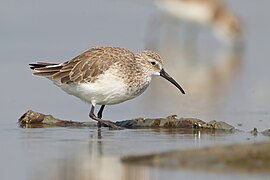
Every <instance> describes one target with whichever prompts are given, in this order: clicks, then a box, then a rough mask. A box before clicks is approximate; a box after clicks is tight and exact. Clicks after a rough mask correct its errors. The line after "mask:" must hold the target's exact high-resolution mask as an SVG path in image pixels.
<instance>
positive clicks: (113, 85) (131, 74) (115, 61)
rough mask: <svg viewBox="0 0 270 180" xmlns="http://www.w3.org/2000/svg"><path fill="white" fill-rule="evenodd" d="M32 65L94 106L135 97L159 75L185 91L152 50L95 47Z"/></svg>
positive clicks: (69, 91) (37, 73) (63, 87)
mask: <svg viewBox="0 0 270 180" xmlns="http://www.w3.org/2000/svg"><path fill="white" fill-rule="evenodd" d="M30 66H31V69H33V70H34V71H35V72H34V73H33V74H34V75H36V76H44V77H47V78H48V79H50V80H52V81H53V82H54V83H55V84H56V85H57V86H59V87H60V88H61V89H62V90H64V91H65V92H67V93H68V94H71V95H74V96H76V97H78V98H80V99H81V100H83V101H85V102H88V103H90V104H92V107H94V106H95V105H111V104H118V103H121V102H124V101H127V100H129V99H132V98H135V97H137V96H139V95H140V94H141V93H143V92H144V91H145V90H146V88H147V87H148V86H149V84H150V82H151V80H152V77H153V76H157V75H160V76H162V77H164V78H165V79H167V80H169V81H170V82H171V83H173V84H174V85H175V86H176V87H177V88H178V89H180V90H181V92H182V93H184V91H183V89H182V88H181V87H180V85H179V84H178V83H177V82H176V81H174V80H173V79H172V78H171V77H170V76H169V75H168V74H167V73H166V72H165V71H164V69H163V61H162V59H161V57H160V56H159V55H158V54H157V53H155V52H152V51H142V52H140V53H137V54H134V53H132V52H131V51H129V50H127V49H124V48H119V47H95V48H91V49H90V50H88V51H86V52H84V53H82V54H80V55H78V56H77V57H75V58H73V59H72V60H70V61H67V62H64V63H60V64H56V63H42V62H40V63H37V64H30ZM102 111H103V109H102ZM101 113H102V112H101Z"/></svg>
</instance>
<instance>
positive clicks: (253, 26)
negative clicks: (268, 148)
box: [0, 0, 270, 179]
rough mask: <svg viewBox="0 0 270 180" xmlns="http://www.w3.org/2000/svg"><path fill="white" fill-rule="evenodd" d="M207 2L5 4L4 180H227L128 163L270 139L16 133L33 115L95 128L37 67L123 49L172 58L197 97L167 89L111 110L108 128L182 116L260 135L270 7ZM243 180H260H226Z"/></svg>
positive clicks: (170, 65) (162, 85)
mask: <svg viewBox="0 0 270 180" xmlns="http://www.w3.org/2000/svg"><path fill="white" fill-rule="evenodd" d="M194 1H195V2H196V1H198V0H194ZM203 1H204V2H205V3H198V2H197V3H198V4H196V3H195V4H192V3H191V4H177V0H175V1H173V0H167V1H166V0H160V1H158V0H148V1H143V0H133V1H131V0H130V1H124V0H113V1H112V0H110V1H109V0H98V1H94V0H82V1H69V0H67V1H63V0H59V1H51V0H48V1H34V0H26V1H16V0H9V1H7V0H2V1H1V6H0V22H1V29H0V39H1V41H0V42H1V43H0V54H1V60H0V61H1V63H2V66H1V67H2V68H1V71H0V75H1V77H2V85H1V87H2V88H1V95H0V96H1V108H0V113H1V116H2V118H1V121H0V140H1V141H0V142H1V149H0V154H1V155H0V157H1V159H2V162H1V163H0V171H2V172H1V173H0V174H1V176H2V177H3V179H4V178H5V179H15V178H16V179H18V178H20V179H36V178H37V177H38V178H41V179H42V178H43V179H49V178H50V179H72V178H74V179H75V178H76V177H77V178H78V179H86V178H87V179H107V178H108V177H110V178H111V179H130V178H132V177H137V178H136V179H138V178H140V179H162V178H165V177H167V176H169V177H171V179H177V178H179V177H185V178H186V177H193V178H194V177H195V178H196V177H206V178H216V176H217V175H212V174H210V175H209V174H208V173H199V174H196V173H195V174H194V173H192V172H185V171H180V172H178V171H177V172H171V171H169V172H168V171H166V170H163V171H162V170H160V171H156V170H155V169H154V170H153V169H152V170H151V169H146V168H140V167H136V168H129V167H125V166H123V165H122V164H121V163H119V157H121V156H122V155H128V154H137V153H149V152H155V151H158V152H160V151H165V150H173V149H186V148H197V147H202V146H205V145H214V144H224V143H225V144H226V143H232V142H247V141H250V140H251V141H254V142H257V141H260V140H262V139H265V137H256V138H254V137H250V135H249V134H247V133H246V134H245V133H243V134H240V135H239V134H238V135H215V134H211V135H209V134H204V135H201V134H194V133H192V132H188V133H187V132H174V133H172V132H166V131H158V132H156V131H154V132H153V131H150V130H141V131H136V130H124V131H120V132H116V131H113V132H111V131H108V130H106V129H102V130H101V131H102V133H101V132H100V131H98V130H96V129H90V130H89V129H74V128H55V129H50V128H47V129H46V128H45V129H21V128H19V127H18V125H17V124H16V123H17V119H18V118H19V117H20V116H21V115H22V114H23V113H24V112H25V111H26V110H28V109H32V110H35V111H38V112H42V113H45V114H52V115H54V116H55V117H58V118H61V119H69V120H77V121H88V120H89V119H88V113H89V110H90V106H89V105H88V104H85V103H83V102H81V101H80V100H79V99H77V98H75V97H72V96H69V95H67V94H65V93H64V92H63V91H61V90H60V89H59V88H58V87H56V86H54V85H53V84H52V83H51V82H50V81H48V80H47V79H45V78H39V77H33V76H32V75H31V74H32V72H31V70H30V69H29V67H28V64H29V63H33V62H36V61H48V62H63V61H67V60H70V59H71V58H73V57H75V56H76V55H78V54H80V53H82V52H84V51H86V50H87V49H89V48H91V47H93V46H118V47H125V48H128V49H130V50H131V51H133V52H139V51H141V50H144V49H150V50H155V51H156V52H158V53H160V55H161V56H162V57H163V58H164V59H165V68H166V71H167V72H168V73H169V74H170V75H171V76H172V77H174V79H175V80H176V81H178V82H179V84H180V85H181V86H182V87H183V88H184V89H185V91H186V95H182V94H180V93H179V91H178V90H177V89H176V88H175V87H174V86H172V85H171V84H170V83H168V82H167V81H165V80H164V79H162V78H155V79H154V80H153V82H152V84H151V85H150V87H149V88H148V89H147V91H146V92H145V93H144V94H143V95H141V96H140V97H138V98H137V99H134V100H131V101H128V102H125V103H122V104H119V105H114V106H107V107H106V109H105V112H104V118H105V119H111V120H113V121H116V120H125V119H132V118H136V117H164V116H168V115H171V114H177V115H178V116H179V117H194V118H200V119H202V120H205V121H210V120H221V121H225V122H227V123H229V124H232V125H233V126H235V127H238V128H239V129H242V130H244V131H246V132H247V131H249V130H251V129H252V128H254V127H257V128H258V129H259V130H264V129H266V128H269V126H270V121H269V113H270V111H269V109H270V103H269V100H270V93H269V91H270V84H269V77H270V71H269V68H268V67H269V65H270V61H269V60H268V47H269V46H270V41H269V40H268V32H270V22H269V21H268V20H267V19H268V18H269V16H270V11H269V10H268V8H269V5H270V2H269V1H266V0H261V1H260V2H255V1H251V0H248V1H247V0H238V1H233V0H224V1H222V3H221V4H220V2H219V1H215V0H202V1H200V2H203ZM178 3H179V2H178ZM193 7H195V10H193V9H192V8H193ZM196 8H197V9H196ZM185 10H186V11H185ZM180 12H183V13H180ZM184 12H190V13H187V14H185V13H184ZM127 110H128V111H127ZM127 112H128V113H127ZM14 171H16V173H14ZM48 172H49V173H48ZM115 172H118V173H115ZM40 174H42V177H40ZM232 176H234V177H237V178H239V179H246V178H252V176H247V175H235V174H229V175H227V174H226V175H223V176H218V177H219V178H224V179H226V178H228V177H232ZM262 177H263V176H260V178H262Z"/></svg>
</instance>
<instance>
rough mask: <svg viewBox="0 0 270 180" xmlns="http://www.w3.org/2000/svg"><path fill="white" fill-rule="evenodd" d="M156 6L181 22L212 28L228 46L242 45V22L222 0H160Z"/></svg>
mask: <svg viewBox="0 0 270 180" xmlns="http://www.w3.org/2000/svg"><path fill="white" fill-rule="evenodd" d="M156 5H157V7H158V8H159V9H160V10H161V11H163V12H165V13H166V14H169V15H171V16H173V17H175V18H178V19H179V20H182V21H186V22H190V23H195V24H199V25H203V26H208V27H210V28H211V29H213V31H214V33H215V34H216V37H217V38H218V39H219V40H220V41H222V42H225V43H226V44H229V45H236V44H241V43H242V39H243V37H242V36H243V28H242V25H241V22H240V20H239V19H238V18H237V17H236V16H235V15H234V14H233V13H232V12H231V11H230V10H229V9H228V8H227V7H226V6H225V5H224V4H223V3H222V2H221V0H158V1H156Z"/></svg>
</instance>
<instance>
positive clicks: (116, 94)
mask: <svg viewBox="0 0 270 180" xmlns="http://www.w3.org/2000/svg"><path fill="white" fill-rule="evenodd" d="M55 84H56V85H57V86H59V87H60V88H61V89H63V90H64V91H65V92H67V93H68V94H71V95H74V96H76V97H78V98H80V99H81V100H83V101H85V102H87V103H91V104H93V105H96V104H97V105H111V104H118V103H121V102H124V101H126V100H129V99H132V98H134V97H136V96H130V95H128V93H127V87H126V85H125V83H124V81H123V79H122V78H120V77H118V76H115V75H113V74H111V73H105V74H103V75H101V76H99V79H97V80H96V81H95V82H94V83H81V84H59V83H57V82H55Z"/></svg>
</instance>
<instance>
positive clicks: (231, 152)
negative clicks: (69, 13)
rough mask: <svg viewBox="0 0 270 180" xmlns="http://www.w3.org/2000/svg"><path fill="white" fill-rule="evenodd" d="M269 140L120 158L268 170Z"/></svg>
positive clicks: (180, 165)
mask: <svg viewBox="0 0 270 180" xmlns="http://www.w3.org/2000/svg"><path fill="white" fill-rule="evenodd" d="M269 149H270V142H268V141H266V142H261V143H251V144H235V145H229V146H217V147H210V148H203V149H196V150H185V151H173V152H165V153H156V154H148V155H139V156H127V157H124V158H122V162H123V163H127V164H131V165H144V166H145V165H146V166H155V167H165V168H173V169H175V168H189V169H192V170H194V169H202V170H214V171H222V172H224V171H226V170H227V171H230V172H231V171H243V172H264V173H270V153H269Z"/></svg>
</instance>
